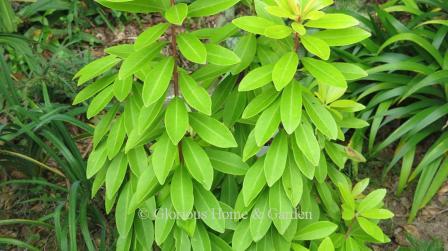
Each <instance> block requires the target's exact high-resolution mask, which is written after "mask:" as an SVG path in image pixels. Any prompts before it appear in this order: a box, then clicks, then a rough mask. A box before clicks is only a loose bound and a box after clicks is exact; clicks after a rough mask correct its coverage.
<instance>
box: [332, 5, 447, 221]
mask: <svg viewBox="0 0 448 251" xmlns="http://www.w3.org/2000/svg"><path fill="white" fill-rule="evenodd" d="M375 13H377V17H375V16H371V17H370V19H368V18H363V17H360V20H362V21H363V23H364V25H365V26H366V27H368V29H369V30H370V32H372V34H373V36H372V39H368V40H365V41H364V42H363V43H362V44H363V48H362V49H360V50H357V51H353V54H351V55H349V54H347V52H348V51H340V55H342V56H343V57H344V58H346V59H347V60H350V61H353V62H357V63H359V65H361V66H363V67H364V68H365V69H368V70H367V72H368V73H369V76H368V77H365V78H364V80H365V81H362V83H361V82H360V83H361V84H359V85H356V86H354V87H353V90H354V92H353V96H354V97H356V98H357V100H358V101H359V102H361V103H363V104H365V105H366V107H367V108H366V110H365V111H364V112H363V114H362V115H361V117H362V118H363V119H366V120H368V121H369V122H370V123H371V127H370V128H369V130H368V131H366V130H365V129H361V130H359V131H357V132H356V133H355V135H354V137H353V138H352V142H353V144H354V145H356V147H355V148H356V149H358V150H360V149H361V148H362V145H363V141H364V140H363V139H364V135H366V138H367V140H366V145H367V149H368V151H369V153H370V155H371V156H374V155H376V154H378V153H379V152H380V151H382V150H384V149H386V148H388V147H390V146H394V148H395V152H394V155H393V157H392V160H391V161H390V162H389V164H388V165H387V166H385V167H384V171H383V176H385V175H387V174H388V173H389V171H390V170H391V168H392V167H394V166H395V165H397V164H398V163H399V162H400V161H401V171H400V179H399V183H398V187H397V194H400V193H401V192H402V191H403V190H404V189H405V188H406V186H407V185H408V184H409V183H410V182H412V181H413V180H417V179H418V184H417V188H416V190H415V194H414V200H413V204H412V209H411V212H410V215H409V221H412V220H413V219H414V218H415V216H416V215H417V212H418V210H419V209H420V208H422V207H424V206H425V205H426V204H427V203H428V202H429V201H430V200H431V198H432V197H433V196H434V195H435V194H436V193H437V191H438V190H439V188H440V187H441V186H442V184H443V183H444V181H445V180H446V178H447V176H448V159H447V158H446V152H447V150H448V147H447V146H448V134H447V132H446V119H447V115H448V103H447V102H446V100H447V97H448V89H447V86H446V83H447V81H448V71H447V69H448V50H447V49H448V43H447V41H448V40H447V32H448V27H447V26H448V21H447V20H446V18H447V15H448V4H447V3H446V2H445V1H413V0H411V1H389V2H387V3H385V4H384V5H382V6H379V7H377V8H376V9H375ZM394 122H395V123H396V122H400V124H399V126H398V127H397V128H396V129H394V130H393V131H392V132H390V133H388V134H387V135H386V137H385V138H381V139H378V135H381V133H380V132H381V130H382V129H385V128H387V127H389V128H390V125H391V124H394ZM385 130H387V129H385ZM425 140H426V142H428V143H425V144H422V143H424V142H425ZM421 145H429V147H428V148H427V149H422V147H419V146H421ZM421 150H423V151H424V152H423V153H424V154H423V156H422V157H421V158H420V156H418V152H421ZM416 159H420V160H419V162H418V163H415V162H417V161H416Z"/></svg>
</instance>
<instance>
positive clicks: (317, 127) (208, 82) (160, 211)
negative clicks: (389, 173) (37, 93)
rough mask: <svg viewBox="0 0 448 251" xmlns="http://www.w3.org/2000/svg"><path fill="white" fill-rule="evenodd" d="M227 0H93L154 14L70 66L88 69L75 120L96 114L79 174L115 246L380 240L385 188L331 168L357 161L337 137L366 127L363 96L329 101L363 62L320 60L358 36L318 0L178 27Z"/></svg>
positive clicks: (357, 246) (343, 245)
mask: <svg viewBox="0 0 448 251" xmlns="http://www.w3.org/2000/svg"><path fill="white" fill-rule="evenodd" d="M237 2H238V0H217V1H209V0H197V1H194V2H192V3H191V4H185V3H180V2H179V3H175V1H155V0H150V1H148V0H145V1H140V0H135V1H126V2H117V1H107V0H101V1H100V3H102V4H104V5H106V6H108V7H111V8H114V9H118V10H124V11H131V12H143V13H151V12H156V13H160V14H161V15H162V16H163V17H164V18H165V20H166V22H162V23H160V24H156V25H153V26H151V27H150V28H148V29H147V30H145V31H144V32H143V33H142V34H141V35H139V36H138V37H137V39H136V41H135V43H134V44H123V45H118V46H114V47H111V48H108V49H106V52H107V53H108V55H107V56H105V57H103V58H100V59H98V60H96V61H94V62H92V63H90V64H89V65H87V66H85V67H84V68H83V69H81V70H80V71H79V72H78V74H77V75H76V78H78V83H79V85H83V84H85V83H87V82H89V81H91V80H94V82H92V83H91V84H90V85H89V86H87V87H85V88H84V89H83V90H82V91H81V92H80V93H79V94H78V96H77V97H76V99H75V101H74V103H75V104H77V103H80V102H83V101H85V100H88V99H90V98H92V97H93V99H92V100H91V102H90V105H89V108H88V110H87V117H88V118H92V117H94V116H101V120H100V122H99V123H98V124H97V126H96V129H95V132H94V136H93V145H94V150H93V152H92V153H91V155H90V156H89V160H88V167H87V176H88V177H89V178H90V177H94V182H93V183H94V185H93V191H92V193H93V194H95V193H96V192H97V191H98V189H99V188H100V187H101V186H103V185H105V188H106V202H105V203H106V211H107V212H110V211H111V210H112V208H113V207H114V205H115V218H116V226H117V231H118V233H119V238H118V240H117V244H116V248H117V249H118V250H129V249H132V250H151V249H152V248H153V245H157V246H158V247H160V248H161V249H162V250H173V249H176V250H190V248H193V249H194V250H232V248H233V249H235V250H246V249H262V250H290V249H291V248H292V249H294V250H308V248H309V249H311V250H316V249H318V250H334V249H338V250H367V249H368V246H367V245H368V244H369V243H385V242H388V241H389V238H388V237H387V236H386V235H385V234H384V233H383V232H382V230H381V228H380V227H379V226H378V223H379V221H380V220H382V219H388V218H391V217H392V216H393V214H392V213H391V212H390V211H388V210H387V209H383V208H382V206H383V203H382V201H383V198H384V196H385V194H386V191H385V190H384V189H378V190H374V191H371V192H370V193H367V192H365V189H366V187H367V186H368V183H369V180H368V179H365V180H362V181H360V182H358V183H356V184H354V185H353V184H352V182H351V181H350V180H349V179H348V178H347V177H346V176H345V175H344V174H343V173H342V169H343V168H344V166H345V162H346V161H347V159H349V158H350V159H353V160H355V161H364V158H363V157H362V155H361V154H360V153H358V152H357V151H355V150H354V149H353V148H351V147H350V146H345V145H341V144H340V143H337V140H339V141H344V132H345V131H346V130H347V129H350V128H363V127H365V126H367V123H366V122H365V121H363V120H360V119H357V118H356V117H355V114H354V113H355V112H357V111H360V110H362V109H364V106H363V105H361V104H359V103H356V102H355V101H352V100H345V99H341V97H342V96H343V95H344V93H345V91H346V89H347V86H348V82H351V81H354V80H356V79H359V78H362V77H365V76H366V74H367V73H366V72H365V71H364V70H363V69H362V68H360V67H358V66H357V65H355V64H350V63H345V62H342V61H341V60H337V59H336V58H331V57H330V56H331V47H338V46H351V45H352V44H355V43H357V42H360V41H362V40H364V39H366V38H367V37H369V36H370V34H369V33H368V32H366V31H365V30H363V29H361V28H358V27H356V26H357V24H358V21H357V20H356V19H354V18H352V17H350V16H348V15H344V14H337V13H333V14H325V12H323V11H322V9H323V8H325V7H327V6H329V5H331V4H332V1H331V0H317V1H288V0H278V1H268V0H266V1H261V0H255V1H254V2H250V1H245V3H246V4H248V6H251V7H254V8H253V9H254V10H255V12H256V16H243V17H239V18H236V19H234V20H233V21H232V23H228V24H225V25H224V26H222V27H216V28H203V29H197V30H191V29H189V27H191V26H190V25H189V24H190V22H191V21H195V20H197V19H195V18H202V17H207V16H210V15H215V14H218V13H220V12H222V11H225V10H227V9H228V8H230V7H232V6H234V5H235V4H237ZM238 28H240V29H242V30H244V31H247V33H244V32H241V31H240V30H239V29H238ZM227 47H228V48H227ZM313 55H314V56H313ZM330 58H331V60H330ZM209 93H211V95H210V94H209ZM103 110H106V112H105V113H104V114H102V115H99V114H101V113H102V111H103ZM153 212H157V214H156V215H153ZM166 212H171V213H172V214H175V215H174V216H175V217H173V216H172V214H168V215H167V213H166ZM216 212H221V214H218V215H215V214H214V213H216ZM295 212H298V213H297V214H296V213H295ZM285 215H286V217H285ZM232 216H233V217H232ZM282 216H283V217H282ZM226 217H228V218H227V219H226ZM229 217H230V218H229ZM154 242H155V244H154Z"/></svg>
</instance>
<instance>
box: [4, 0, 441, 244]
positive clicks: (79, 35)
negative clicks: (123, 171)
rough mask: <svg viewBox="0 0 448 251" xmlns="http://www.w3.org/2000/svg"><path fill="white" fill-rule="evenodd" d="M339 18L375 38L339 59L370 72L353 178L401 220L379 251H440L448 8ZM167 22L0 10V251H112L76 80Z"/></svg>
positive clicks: (52, 7)
mask: <svg viewBox="0 0 448 251" xmlns="http://www.w3.org/2000/svg"><path fill="white" fill-rule="evenodd" d="M336 8H337V9H338V11H342V12H344V13H347V14H351V15H353V16H355V17H356V18H357V19H358V20H360V21H361V22H362V25H363V27H364V28H365V29H367V30H368V31H369V32H370V33H371V34H372V36H371V38H369V39H368V40H365V41H364V42H363V43H362V44H361V45H360V46H356V47H350V48H344V47H342V48H340V49H336V50H335V52H336V54H337V57H338V58H340V59H343V60H344V61H347V62H352V63H356V64H358V65H359V66H361V67H362V68H363V69H365V70H366V71H367V72H368V73H369V76H368V77H365V78H363V79H362V80H360V81H357V82H356V83H353V84H350V86H349V93H348V94H347V95H346V96H347V99H352V100H356V101H357V102H360V103H362V104H364V105H365V106H366V109H365V110H364V111H362V112H361V113H360V114H359V115H358V116H359V117H360V118H362V119H365V120H367V121H368V122H369V123H370V127H368V128H362V129H357V130H351V131H348V132H347V133H346V134H347V135H348V136H347V138H349V140H347V142H344V143H345V144H346V145H349V146H350V147H351V148H352V149H354V150H356V151H358V152H363V153H366V154H365V157H366V159H367V162H366V163H359V162H358V161H357V162H355V161H354V162H353V163H351V165H349V166H350V168H348V169H346V170H347V172H346V174H347V175H349V176H350V177H351V178H352V179H353V180H357V179H359V180H361V179H362V178H365V177H370V179H371V183H374V184H375V183H376V185H377V188H380V187H382V186H383V185H384V184H387V185H388V188H389V190H390V192H391V193H389V194H388V195H387V198H386V202H385V204H386V205H385V207H386V208H389V209H391V210H392V211H394V213H395V214H396V217H395V218H396V219H394V220H393V221H392V223H385V225H384V226H383V228H384V229H386V233H387V234H388V235H389V236H391V239H392V243H391V244H390V245H389V246H381V247H375V248H379V249H395V248H398V246H407V247H406V248H407V249H406V248H405V247H401V248H400V249H401V250H443V247H442V246H443V242H442V241H440V240H431V238H429V237H430V236H431V233H437V235H436V236H439V238H441V239H443V241H444V243H445V245H447V243H448V242H447V239H446V236H447V233H446V229H448V227H446V226H447V225H448V218H447V217H446V215H445V214H446V213H445V212H446V211H444V210H443V207H446V203H448V199H447V197H448V196H447V193H448V189H447V185H446V179H447V175H448V160H447V157H446V152H447V149H448V134H447V133H446V121H447V117H448V116H447V113H448V106H447V102H446V101H447V100H448V89H447V87H446V83H447V81H448V73H447V71H448V50H447V49H448V42H447V41H448V39H447V37H446V35H447V33H448V21H446V19H447V15H448V14H447V13H448V6H447V3H445V1H443V0H425V1H405V0H403V1H398V0H392V1H389V2H387V3H385V4H382V5H379V3H378V2H374V1H354V0H353V1H352V0H343V1H342V0H341V1H338V0H336ZM244 11H247V8H246V7H242V6H240V7H238V8H234V9H233V10H232V12H233V13H226V14H225V15H229V16H230V17H231V16H235V15H238V14H239V13H240V12H244ZM160 18H161V17H158V16H154V15H141V14H138V15H137V14H129V13H124V12H118V11H112V10H110V9H107V8H104V7H102V6H101V5H99V4H97V3H96V2H94V1H89V0H57V1H55V0H48V1H47V0H38V1H35V2H32V3H28V2H19V1H18V2H16V1H9V0H0V53H1V54H2V57H0V108H1V111H2V112H1V114H0V121H1V123H0V178H1V181H0V182H1V183H0V191H1V193H0V248H5V249H8V248H13V247H20V248H23V249H25V248H26V249H30V250H40V249H44V248H46V249H49V250H54V249H57V248H61V249H63V250H66V249H69V248H70V249H89V250H93V249H94V248H95V247H97V248H99V249H107V247H111V246H114V245H115V243H116V241H117V239H118V233H117V231H116V230H115V224H114V217H113V213H112V214H109V213H110V211H111V210H112V207H111V205H108V204H107V203H106V201H107V200H105V194H104V192H103V191H102V190H100V191H99V192H98V193H97V194H96V196H95V197H94V198H92V199H91V197H92V196H91V194H92V192H91V191H92V189H93V190H94V191H95V190H97V189H98V188H99V187H98V184H95V183H94V182H92V181H91V180H88V179H87V178H86V174H85V173H86V159H87V156H88V154H89V153H90V152H91V150H92V142H91V137H92V134H93V125H94V124H96V121H95V120H87V119H86V118H85V116H84V114H85V113H86V111H87V102H81V103H80V104H79V105H77V106H72V105H71V104H72V102H73V99H74V97H75V95H76V93H77V92H78V91H79V90H78V87H77V86H76V84H75V82H74V81H73V80H72V78H73V76H74V75H75V73H76V72H77V71H78V70H79V69H80V68H81V67H82V66H84V65H86V64H87V63H88V62H91V61H92V60H93V59H95V58H97V57H99V56H102V55H104V52H103V50H104V48H105V47H109V46H112V45H116V44H121V43H125V42H130V41H133V39H134V38H135V37H136V36H137V35H138V34H139V33H140V32H141V31H143V30H144V28H145V27H147V26H149V25H151V24H152V23H155V22H157V20H158V19H160ZM202 22H203V23H202V24H198V25H203V26H211V25H214V24H216V23H219V22H220V17H215V18H214V19H212V20H208V19H207V20H203V21H202ZM394 191H395V192H396V195H394V194H393V192H394ZM406 200H407V201H406ZM105 203H106V205H105ZM428 205H429V206H428ZM425 206H427V207H425ZM104 208H106V209H104ZM419 212H420V214H419ZM400 217H401V218H400ZM397 218H398V219H397ZM407 220H408V221H409V223H406V221H407ZM434 224H435V226H433V227H432V228H431V226H430V225H434ZM444 226H445V227H444ZM437 228H439V229H442V228H444V229H445V232H440V230H437ZM400 229H401V230H400ZM397 230H400V231H397ZM425 232H427V233H429V235H428V234H425ZM405 236H407V237H405ZM444 236H445V237H444ZM406 239H407V240H406ZM418 239H422V240H418Z"/></svg>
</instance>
